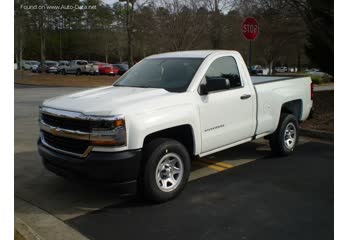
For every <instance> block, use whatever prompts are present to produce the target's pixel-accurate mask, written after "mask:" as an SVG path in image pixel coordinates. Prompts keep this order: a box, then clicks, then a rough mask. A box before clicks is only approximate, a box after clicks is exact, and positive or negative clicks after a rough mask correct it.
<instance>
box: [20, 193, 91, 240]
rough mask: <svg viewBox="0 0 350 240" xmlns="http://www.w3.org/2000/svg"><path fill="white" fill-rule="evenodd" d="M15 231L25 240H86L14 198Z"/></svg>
mask: <svg viewBox="0 0 350 240" xmlns="http://www.w3.org/2000/svg"><path fill="white" fill-rule="evenodd" d="M15 229H16V230H17V231H18V233H19V234H20V235H21V236H23V237H24V238H25V239H27V240H44V239H50V240H63V239H64V240H88V238H87V237H85V236H83V235H82V234H81V233H79V232H78V231H77V230H75V229H73V228H71V227H70V226H69V225H67V224H65V223H64V222H63V221H61V220H59V219H58V218H56V217H55V216H53V215H51V214H49V213H48V212H46V211H44V210H42V209H40V208H38V207H36V206H34V205H32V204H30V203H28V202H26V201H24V200H22V199H20V198H18V197H15Z"/></svg>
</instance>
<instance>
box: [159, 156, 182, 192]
mask: <svg viewBox="0 0 350 240" xmlns="http://www.w3.org/2000/svg"><path fill="white" fill-rule="evenodd" d="M183 172H184V165H183V162H182V159H181V157H180V156H179V155H178V154H176V153H167V154H165V155H164V156H163V157H162V158H161V159H160V161H159V163H158V165H157V168H156V174H155V177H156V182H157V186H158V188H159V189H160V190H161V191H163V192H171V191H173V190H174V189H176V188H177V187H178V186H179V184H180V183H181V180H182V177H183Z"/></svg>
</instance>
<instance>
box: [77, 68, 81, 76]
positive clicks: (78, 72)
mask: <svg viewBox="0 0 350 240" xmlns="http://www.w3.org/2000/svg"><path fill="white" fill-rule="evenodd" d="M80 74H81V70H80V68H78V69H77V73H76V75H77V76H79V75H80Z"/></svg>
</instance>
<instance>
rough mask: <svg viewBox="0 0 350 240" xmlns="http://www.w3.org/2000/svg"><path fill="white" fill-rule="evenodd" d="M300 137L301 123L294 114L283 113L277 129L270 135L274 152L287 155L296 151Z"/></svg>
mask: <svg viewBox="0 0 350 240" xmlns="http://www.w3.org/2000/svg"><path fill="white" fill-rule="evenodd" d="M298 138H299V124H298V120H297V118H296V117H295V116H294V115H293V114H285V113H282V114H281V117H280V122H279V124H278V127H277V130H276V131H275V132H274V133H273V134H272V135H271V137H270V147H271V150H272V152H273V153H274V154H275V155H278V156H286V155H289V154H291V153H292V152H293V151H294V148H295V146H296V144H297V142H298Z"/></svg>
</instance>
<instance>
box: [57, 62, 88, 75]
mask: <svg viewBox="0 0 350 240" xmlns="http://www.w3.org/2000/svg"><path fill="white" fill-rule="evenodd" d="M87 64H88V61H86V60H72V61H70V62H69V65H68V66H65V67H63V68H62V74H64V75H65V74H76V75H80V74H82V73H85V72H86V69H85V66H86V65H87Z"/></svg>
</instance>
